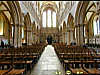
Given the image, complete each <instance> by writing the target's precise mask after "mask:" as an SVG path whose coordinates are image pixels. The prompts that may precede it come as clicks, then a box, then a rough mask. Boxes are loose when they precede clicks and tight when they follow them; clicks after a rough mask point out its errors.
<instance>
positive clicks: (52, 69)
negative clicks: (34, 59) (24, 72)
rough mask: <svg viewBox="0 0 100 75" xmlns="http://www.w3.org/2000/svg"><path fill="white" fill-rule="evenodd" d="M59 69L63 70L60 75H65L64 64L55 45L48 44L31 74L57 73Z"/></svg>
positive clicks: (49, 74) (47, 74)
mask: <svg viewBox="0 0 100 75" xmlns="http://www.w3.org/2000/svg"><path fill="white" fill-rule="evenodd" d="M57 70H58V71H60V72H61V74H59V75H65V74H64V73H65V72H64V69H63V66H62V65H61V63H60V60H59V58H58V57H57V55H56V52H55V50H54V47H53V46H52V45H47V47H45V50H44V52H43V53H42V55H41V57H40V59H39V61H38V63H37V64H36V66H35V67H34V69H33V71H32V72H31V75H57V74H56V71H57Z"/></svg>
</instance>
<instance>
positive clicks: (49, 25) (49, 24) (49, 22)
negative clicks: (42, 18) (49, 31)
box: [48, 10, 51, 27]
mask: <svg viewBox="0 0 100 75" xmlns="http://www.w3.org/2000/svg"><path fill="white" fill-rule="evenodd" d="M48 27H51V10H48Z"/></svg>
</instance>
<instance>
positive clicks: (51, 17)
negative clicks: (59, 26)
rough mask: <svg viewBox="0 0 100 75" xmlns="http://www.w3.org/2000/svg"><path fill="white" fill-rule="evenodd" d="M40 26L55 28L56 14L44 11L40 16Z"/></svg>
mask: <svg viewBox="0 0 100 75" xmlns="http://www.w3.org/2000/svg"><path fill="white" fill-rule="evenodd" d="M42 24H43V27H46V26H47V27H52V26H53V27H56V12H54V11H52V10H50V9H48V10H45V11H44V12H43V15H42ZM46 24H47V25H46Z"/></svg>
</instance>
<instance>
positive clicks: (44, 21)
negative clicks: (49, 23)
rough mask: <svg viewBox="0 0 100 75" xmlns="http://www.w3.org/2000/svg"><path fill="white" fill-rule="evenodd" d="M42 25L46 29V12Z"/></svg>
mask: <svg viewBox="0 0 100 75" xmlns="http://www.w3.org/2000/svg"><path fill="white" fill-rule="evenodd" d="M42 24H43V27H46V11H44V12H43V16H42Z"/></svg>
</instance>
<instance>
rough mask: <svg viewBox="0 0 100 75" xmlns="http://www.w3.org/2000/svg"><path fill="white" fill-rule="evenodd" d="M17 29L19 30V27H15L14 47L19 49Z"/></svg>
mask: <svg viewBox="0 0 100 75" xmlns="http://www.w3.org/2000/svg"><path fill="white" fill-rule="evenodd" d="M17 29H18V27H17V25H15V26H14V35H13V37H14V47H17V33H18V32H17Z"/></svg>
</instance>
